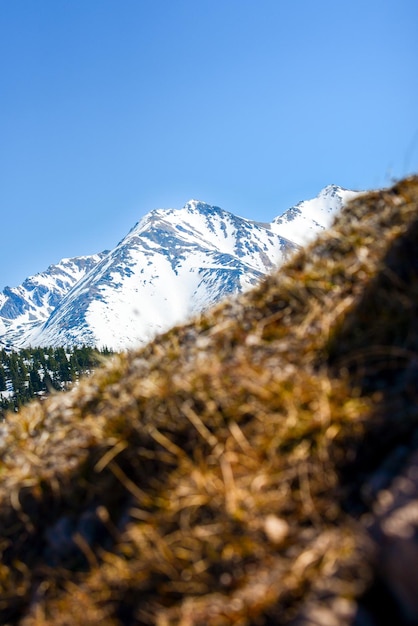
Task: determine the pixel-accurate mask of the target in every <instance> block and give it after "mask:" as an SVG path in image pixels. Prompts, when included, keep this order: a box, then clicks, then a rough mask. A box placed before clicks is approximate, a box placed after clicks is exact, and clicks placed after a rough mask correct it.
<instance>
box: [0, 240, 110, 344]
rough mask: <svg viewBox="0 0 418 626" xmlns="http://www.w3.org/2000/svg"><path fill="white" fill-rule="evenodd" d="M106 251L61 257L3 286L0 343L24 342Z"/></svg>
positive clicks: (0, 304) (0, 312)
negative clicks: (23, 279)
mask: <svg viewBox="0 0 418 626" xmlns="http://www.w3.org/2000/svg"><path fill="white" fill-rule="evenodd" d="M106 254H107V253H106V252H102V253H100V254H94V255H91V256H81V257H76V258H73V259H62V260H61V261H60V262H59V263H57V264H55V265H50V266H49V267H48V269H47V270H46V271H45V272H41V273H39V274H36V275H35V276H30V277H29V278H27V279H26V280H25V281H24V282H23V283H22V284H21V285H19V286H18V287H6V288H5V289H4V290H3V292H1V293H0V335H1V336H2V340H3V343H6V344H7V343H11V344H12V345H16V346H18V345H20V344H21V343H23V344H25V338H26V336H27V334H28V332H30V330H31V329H33V328H36V327H37V326H39V325H40V324H41V323H43V322H45V321H46V320H47V319H48V317H49V316H50V315H51V313H52V311H54V309H55V308H56V307H57V306H58V305H59V303H60V301H61V299H62V298H63V296H64V295H65V294H66V293H68V291H69V290H70V289H71V287H73V286H74V285H75V284H76V283H78V282H79V280H80V279H81V278H82V277H83V276H84V275H85V274H86V273H87V272H89V271H90V270H91V269H92V268H93V267H94V266H95V265H96V264H97V263H98V262H99V261H100V259H101V258H102V257H103V256H105V255H106ZM25 345H27V344H25Z"/></svg>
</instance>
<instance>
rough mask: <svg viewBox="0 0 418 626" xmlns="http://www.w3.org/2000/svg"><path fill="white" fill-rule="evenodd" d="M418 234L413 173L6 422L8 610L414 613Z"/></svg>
mask: <svg viewBox="0 0 418 626" xmlns="http://www.w3.org/2000/svg"><path fill="white" fill-rule="evenodd" d="M417 244H418V178H409V179H406V180H403V181H400V182H399V183H397V184H396V185H395V186H394V187H393V188H392V189H387V190H382V191H379V192H375V193H370V194H367V195H364V196H360V197H358V198H357V199H355V200H354V201H353V202H352V203H351V204H349V205H348V206H347V207H346V208H345V209H344V211H343V212H342V214H341V215H340V216H339V217H338V218H337V221H336V222H335V224H334V226H333V227H332V228H331V229H330V230H329V231H327V232H325V233H323V234H322V235H321V236H320V237H319V238H318V239H317V240H316V241H315V242H314V243H313V244H312V245H311V246H310V247H308V248H307V249H305V250H303V251H301V252H300V253H298V254H297V255H296V256H295V257H293V258H292V260H291V261H290V262H289V263H288V264H287V265H286V266H285V267H282V268H280V270H279V271H278V272H277V273H276V274H274V275H272V276H270V277H269V278H267V279H266V280H265V281H264V282H263V283H262V284H260V285H259V286H258V287H257V288H256V289H255V290H253V291H251V292H249V293H247V294H245V295H244V296H242V297H240V298H239V299H238V300H234V301H230V302H226V303H224V304H222V305H219V306H218V307H216V308H215V309H213V310H211V311H210V312H209V313H207V314H205V315H202V316H201V317H200V318H198V319H196V320H195V321H194V322H193V323H190V324H188V325H186V326H182V327H179V328H175V329H173V330H172V331H170V332H168V333H166V334H165V335H163V336H160V337H158V338H157V339H156V340H155V341H154V342H153V343H151V344H150V345H148V346H147V347H146V348H145V349H142V350H140V351H138V352H136V353H130V354H126V355H122V356H117V357H113V358H112V360H111V361H110V362H109V363H108V364H106V365H104V366H103V367H102V368H101V369H99V370H98V371H97V372H96V373H95V374H94V375H93V377H92V378H91V379H88V380H85V381H82V382H81V383H80V385H79V386H78V387H77V388H75V389H73V390H72V391H70V392H68V393H65V394H61V395H56V396H53V397H51V398H50V399H48V400H47V401H45V402H44V403H42V404H31V405H29V406H28V407H26V408H25V409H23V410H22V412H21V413H20V414H18V415H16V416H11V415H10V416H9V418H8V421H7V424H6V426H5V427H4V431H3V432H2V434H1V451H0V471H1V479H2V480H1V483H0V550H1V564H0V622H1V623H3V624H13V625H14V624H21V625H24V626H41V625H42V626H46V625H51V624H54V625H59V626H64V625H65V626H67V625H68V626H70V625H71V626H73V625H74V624H83V625H85V626H88V625H93V624H94V625H96V624H99V623H100V624H101V626H121V625H123V626H124V625H131V624H132V625H134V624H135V625H136V624H139V625H151V624H157V625H158V626H172V625H174V624H180V625H182V626H207V625H211V626H224V625H230V624H233V625H236V626H250V625H251V626H252V625H254V626H255V625H272V624H277V625H281V624H293V625H298V626H301V625H305V626H308V625H309V626H314V625H317V626H327V625H329V626H333V625H334V624H335V625H338V626H340V625H344V624H347V625H348V624H356V625H357V626H378V625H379V624H385V623H388V621H387V620H388V619H389V622H390V623H393V624H395V623H396V624H398V625H403V624H404V625H407V624H413V623H417V621H418V602H417V599H416V598H417V597H418V576H417V574H416V573H415V571H416V567H415V563H416V557H417V553H418V542H416V541H415V536H416V534H417V529H418V453H417V452H416V450H418V385H417V382H418V325H417V313H418V245H417ZM385 620H386V621H385Z"/></svg>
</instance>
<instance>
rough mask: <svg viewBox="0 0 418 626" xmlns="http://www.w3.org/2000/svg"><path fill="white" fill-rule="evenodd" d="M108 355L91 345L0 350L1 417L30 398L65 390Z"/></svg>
mask: <svg viewBox="0 0 418 626" xmlns="http://www.w3.org/2000/svg"><path fill="white" fill-rule="evenodd" d="M111 354H112V352H111V351H110V350H108V349H107V348H103V349H101V350H97V349H95V348H92V347H90V346H82V347H71V348H24V349H22V350H20V351H19V352H10V351H7V350H5V349H3V350H0V419H4V416H5V414H6V412H7V411H18V410H19V408H20V407H21V406H23V405H24V404H26V403H27V402H28V401H29V400H31V399H32V398H36V397H38V398H39V399H42V398H43V397H45V396H46V395H48V394H49V393H51V391H61V390H64V389H68V388H69V387H70V386H71V385H72V384H73V383H75V382H77V381H78V380H79V379H80V377H81V376H85V375H88V374H90V373H92V371H93V370H94V369H95V368H96V367H97V366H98V365H99V364H100V363H102V362H103V359H105V358H106V357H107V356H109V355H111Z"/></svg>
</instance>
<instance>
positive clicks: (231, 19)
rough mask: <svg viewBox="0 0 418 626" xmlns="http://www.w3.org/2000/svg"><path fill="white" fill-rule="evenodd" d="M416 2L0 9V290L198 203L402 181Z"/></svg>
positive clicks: (407, 156)
mask: <svg viewBox="0 0 418 626" xmlns="http://www.w3.org/2000/svg"><path fill="white" fill-rule="evenodd" d="M417 32H418V2H417V0H350V1H346V2H338V1H337V0H0V63H1V73H0V211H1V227H2V238H1V246H0V289H1V288H3V287H4V286H5V285H6V284H7V285H10V286H15V285H17V284H19V283H20V282H21V281H22V280H23V279H24V278H25V277H27V276H28V275H30V274H34V273H36V272H38V271H41V270H43V269H45V268H46V267H47V266H48V265H49V264H50V263H54V262H57V261H58V260H59V259H60V258H61V257H65V256H77V255H81V254H90V253H94V252H98V251H100V250H103V249H105V248H110V247H113V246H114V245H115V244H116V243H117V242H118V241H119V240H120V239H121V238H122V237H123V236H124V235H125V234H126V232H127V231H128V230H129V229H130V228H131V227H132V226H133V225H134V223H135V222H136V221H138V219H140V218H141V217H142V215H144V214H145V213H146V212H148V211H149V210H151V209H153V208H157V207H181V206H183V205H184V203H185V202H186V201H187V200H189V199H190V198H198V199H201V200H205V201H206V202H209V203H211V204H216V205H218V206H221V207H223V208H224V209H226V210H229V211H232V212H234V213H236V214H238V215H242V216H244V217H248V218H251V219H258V220H263V221H270V220H271V219H272V218H273V217H275V216H276V215H278V214H280V213H282V212H283V210H284V209H286V208H288V207H289V206H291V205H292V204H294V203H296V202H298V201H299V200H302V199H306V198H309V197H312V196H315V195H316V194H317V193H318V191H319V190H320V189H321V188H322V187H324V186H325V185H327V184H330V183H335V184H338V185H342V186H344V187H347V188H356V189H367V188H371V187H377V186H384V185H388V184H390V183H391V180H392V179H393V178H396V177H400V176H403V175H405V174H407V173H408V172H413V171H418V37H417Z"/></svg>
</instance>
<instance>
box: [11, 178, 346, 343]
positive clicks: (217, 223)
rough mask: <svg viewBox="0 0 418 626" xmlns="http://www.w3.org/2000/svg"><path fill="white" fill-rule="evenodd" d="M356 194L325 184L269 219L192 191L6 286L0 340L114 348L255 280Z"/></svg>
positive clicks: (136, 340) (165, 326)
mask: <svg viewBox="0 0 418 626" xmlns="http://www.w3.org/2000/svg"><path fill="white" fill-rule="evenodd" d="M356 193H358V192H353V191H348V190H345V189H342V188H341V187H336V186H333V185H330V186H328V187H325V189H323V190H322V191H321V192H320V193H319V194H318V196H317V197H316V198H314V199H312V200H307V201H304V202H300V203H299V204H297V205H296V206H294V207H292V208H291V209H289V210H288V211H286V212H285V213H284V214H283V215H282V216H281V217H277V218H276V219H275V220H274V221H273V222H272V223H271V224H265V223H260V222H254V221H250V220H247V219H244V218H241V217H237V216H235V215H233V214H231V213H228V212H227V211H224V210H222V209H220V208H219V207H215V206H210V205H208V204H206V203H204V202H199V201H197V200H191V201H190V202H188V203H187V204H186V205H185V206H184V207H183V208H182V209H157V210H154V211H151V212H150V213H148V214H147V215H145V217H144V218H143V219H141V220H140V221H139V222H138V223H137V224H136V225H135V226H134V227H133V228H132V229H131V231H130V232H129V233H128V234H127V235H126V237H125V238H124V239H122V241H120V242H119V244H118V245H117V246H116V247H115V248H114V249H113V250H111V251H110V252H106V253H101V254H99V255H94V256H92V257H80V258H78V259H64V260H63V261H61V262H60V263H58V264H57V265H56V266H51V267H50V268H48V270H47V271H46V272H44V273H42V274H38V275H36V276H35V277H31V278H29V279H27V280H26V281H25V282H24V283H23V284H22V285H21V286H20V287H16V288H14V289H10V288H6V289H5V290H4V292H3V293H2V294H0V341H3V342H8V343H9V344H11V345H13V346H14V347H24V346H27V345H32V346H35V345H44V346H45V345H56V346H57V345H64V346H65V345H80V344H89V345H98V346H108V347H109V348H113V349H116V350H121V349H125V348H130V347H134V346H137V345H140V344H143V343H146V342H147V341H148V340H149V339H151V338H152V337H153V336H155V334H156V333H159V332H162V331H164V330H167V329H168V328H170V327H171V326H173V325H174V324H177V323H181V322H184V321H185V320H186V319H187V318H188V317H190V316H192V315H194V314H196V313H199V312H200V311H202V310H203V309H205V308H207V307H209V306H211V305H212V304H214V303H215V302H218V301H219V300H221V299H222V298H224V297H226V296H231V295H233V294H237V293H240V292H242V291H245V290H246V289H248V288H249V287H251V285H254V284H255V283H256V282H258V281H259V280H260V278H261V277H262V276H264V275H265V274H266V273H269V272H270V271H272V269H273V268H274V267H276V266H278V265H280V264H281V263H282V262H283V261H284V260H285V258H286V257H287V256H288V255H289V254H290V253H291V252H292V251H293V250H295V249H296V248H297V247H298V246H300V245H303V244H304V243H305V242H306V241H307V240H309V239H311V238H312V237H313V236H314V235H315V234H316V233H317V232H318V231H319V230H321V229H324V228H326V227H328V226H329V224H330V222H331V219H332V216H333V215H334V214H335V212H336V211H338V210H339V209H340V208H341V206H342V205H343V204H344V203H345V202H347V201H348V200H349V199H350V198H351V197H353V196H354V195H356Z"/></svg>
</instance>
